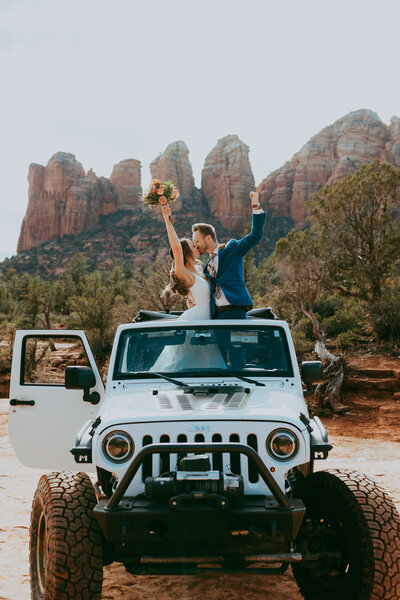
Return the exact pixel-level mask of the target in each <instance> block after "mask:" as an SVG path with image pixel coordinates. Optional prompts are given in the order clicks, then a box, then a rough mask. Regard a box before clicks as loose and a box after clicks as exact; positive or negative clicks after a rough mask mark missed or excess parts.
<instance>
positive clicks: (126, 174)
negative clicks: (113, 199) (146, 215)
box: [110, 158, 142, 210]
mask: <svg viewBox="0 0 400 600" xmlns="http://www.w3.org/2000/svg"><path fill="white" fill-rule="evenodd" d="M141 168H142V167H141V164H140V160H135V159H134V158H129V159H127V160H121V162H119V163H117V164H116V165H114V168H113V170H112V173H111V177H110V182H111V183H112V184H113V186H114V188H115V191H116V192H117V194H118V206H119V208H121V209H124V210H126V209H132V208H134V207H135V206H139V205H140V204H141V202H140V198H141V196H142V185H141V174H140V169H141Z"/></svg>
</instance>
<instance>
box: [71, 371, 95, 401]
mask: <svg viewBox="0 0 400 600" xmlns="http://www.w3.org/2000/svg"><path fill="white" fill-rule="evenodd" d="M95 385H96V377H95V376H94V373H93V371H92V369H91V368H90V367H65V387H66V388H67V390H83V400H84V401H85V402H90V403H91V404H98V403H99V402H100V394H99V393H98V392H92V393H90V388H92V387H94V386H95Z"/></svg>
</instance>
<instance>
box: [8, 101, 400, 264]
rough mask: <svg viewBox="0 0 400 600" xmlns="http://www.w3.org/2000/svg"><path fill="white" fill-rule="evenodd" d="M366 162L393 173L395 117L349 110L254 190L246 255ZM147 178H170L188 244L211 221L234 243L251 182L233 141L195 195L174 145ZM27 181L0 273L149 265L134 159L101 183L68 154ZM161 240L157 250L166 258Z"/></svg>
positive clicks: (214, 157) (154, 224)
mask: <svg viewBox="0 0 400 600" xmlns="http://www.w3.org/2000/svg"><path fill="white" fill-rule="evenodd" d="M375 158H380V159H381V160H386V161H388V162H390V163H391V164H393V165H395V166H400V119H399V118H397V117H393V118H392V119H391V122H390V125H386V124H385V123H383V122H382V121H381V120H380V119H379V117H378V115H376V114H375V113H374V112H372V111H370V110H365V109H363V110H358V111H355V112H352V113H350V114H348V115H346V116H344V117H342V118H341V119H338V120H337V121H336V122H335V123H334V124H333V125H329V126H328V127H325V129H323V130H322V131H320V132H319V133H318V134H317V135H315V136H314V137H312V138H311V139H310V140H309V141H308V142H307V143H306V144H305V145H304V146H303V148H301V150H300V151H299V152H297V153H296V154H295V155H294V156H293V157H292V158H291V159H290V160H289V161H288V162H286V163H285V164H284V165H283V166H282V167H281V168H280V169H278V170H276V171H274V172H273V173H271V174H270V175H268V177H266V178H265V179H264V180H263V181H262V182H261V183H260V184H259V186H258V188H257V190H258V191H259V192H260V201H261V204H262V206H263V207H264V209H266V210H267V213H268V214H267V226H266V233H265V236H264V240H263V243H262V244H261V246H259V247H258V248H257V249H256V255H257V254H258V256H259V257H261V256H262V254H263V255H265V254H267V253H269V252H271V251H272V250H273V248H274V245H275V242H276V241H277V240H278V239H279V238H280V237H282V236H284V235H286V233H287V232H288V231H289V229H290V228H291V227H293V226H296V227H297V228H300V227H303V226H304V224H305V201H306V200H307V199H308V198H309V197H310V196H311V195H312V194H313V193H314V192H315V191H316V190H318V189H319V188H320V187H322V186H323V185H325V184H326V183H332V182H334V181H336V180H337V179H339V178H341V177H343V176H344V175H347V174H349V173H353V172H354V171H355V170H356V169H358V167H359V166H360V165H361V164H362V163H364V162H368V161H371V160H373V159H375ZM150 171H151V175H152V177H156V178H158V179H171V180H172V181H173V183H174V184H175V185H176V186H177V187H178V188H179V190H180V192H181V198H180V200H179V201H177V202H176V203H174V205H173V212H174V213H176V214H177V219H178V221H179V223H177V225H178V230H179V233H180V234H181V235H190V225H191V223H193V222H194V221H211V222H212V223H214V224H215V225H216V226H217V231H218V232H219V238H220V240H221V241H225V240H226V239H229V237H231V236H236V235H240V234H241V232H242V230H243V226H244V225H245V223H247V222H249V220H250V218H251V217H250V207H249V192H250V190H251V189H254V185H255V183H254V176H253V173H252V170H251V166H250V162H249V147H248V146H247V145H246V144H245V143H244V142H242V141H241V140H240V139H239V137H238V136H237V135H227V136H226V137H224V138H222V139H220V140H218V142H217V144H216V145H215V147H214V148H213V149H212V150H211V151H210V152H209V154H208V155H207V157H206V159H205V163H204V167H203V170H202V180H201V188H197V187H196V186H195V181H194V177H193V170H192V166H191V164H190V160H189V150H188V148H187V146H186V144H185V143H184V142H183V141H176V142H173V143H172V144H169V145H168V146H167V148H166V149H165V150H164V152H162V153H161V154H160V155H159V156H158V157H157V158H155V159H154V160H153V162H152V163H151V165H150ZM28 181H29V197H28V208H27V211H26V215H25V218H24V220H23V223H22V228H21V233H20V238H19V242H18V256H17V257H15V258H13V259H11V262H10V261H5V262H4V263H3V264H2V265H0V273H1V272H4V270H5V268H6V267H7V266H19V267H21V268H22V269H26V270H29V271H31V272H40V273H43V274H47V275H48V274H51V273H52V272H55V271H57V272H59V271H60V270H62V268H63V266H62V265H63V263H64V262H65V260H67V258H68V257H70V256H72V255H73V253H74V252H77V251H81V252H83V253H85V254H87V255H88V256H90V263H91V265H92V266H97V267H98V268H107V265H109V264H110V262H112V260H116V259H117V258H118V257H121V258H123V259H124V260H132V261H134V262H139V263H140V262H149V261H152V260H155V259H156V258H157V256H158V246H159V244H158V243H157V240H158V239H160V235H161V232H160V219H161V215H160V211H157V210H150V209H148V208H147V207H146V206H144V205H143V204H142V202H141V200H140V198H141V194H142V183H141V165H140V161H139V160H137V159H127V160H123V161H121V162H119V163H118V164H116V165H115V166H114V168H113V170H112V174H111V176H110V178H109V179H107V178H105V177H97V175H96V174H95V173H94V172H93V171H92V170H89V171H88V172H87V173H86V172H85V170H84V168H83V166H82V165H81V164H80V163H79V162H78V161H77V160H76V158H75V156H74V155H73V154H67V153H64V152H58V153H56V154H55V155H54V156H52V157H51V159H50V160H49V162H48V164H47V165H46V166H42V165H38V164H32V165H30V167H29V173H28ZM162 235H164V232H163V233H162ZM162 239H163V240H164V241H163V242H162V243H161V248H160V251H166V243H164V242H165V239H164V238H162ZM61 247H62V249H63V250H62V252H59V249H60V248H61ZM53 259H54V260H53Z"/></svg>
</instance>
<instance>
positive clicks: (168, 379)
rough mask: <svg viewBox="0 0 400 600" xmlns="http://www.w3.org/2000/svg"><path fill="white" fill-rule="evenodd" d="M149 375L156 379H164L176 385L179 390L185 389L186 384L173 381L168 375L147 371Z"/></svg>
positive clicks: (176, 380)
mask: <svg viewBox="0 0 400 600" xmlns="http://www.w3.org/2000/svg"><path fill="white" fill-rule="evenodd" d="M149 374H150V375H155V376H156V377H160V378H161V379H165V380H166V381H169V382H170V383H173V384H174V385H177V386H178V387H180V388H187V387H188V386H187V384H186V383H183V381H179V380H178V379H173V378H172V377H168V375H163V374H162V373H156V372H155V371H149Z"/></svg>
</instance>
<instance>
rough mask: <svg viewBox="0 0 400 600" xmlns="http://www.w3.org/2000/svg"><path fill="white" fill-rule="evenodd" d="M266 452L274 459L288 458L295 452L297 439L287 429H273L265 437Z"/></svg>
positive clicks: (297, 444)
mask: <svg viewBox="0 0 400 600" xmlns="http://www.w3.org/2000/svg"><path fill="white" fill-rule="evenodd" d="M266 445H267V450H268V453H269V454H270V455H271V456H272V458H275V459H276V460H290V459H291V458H293V457H294V456H295V455H296V454H297V450H298V447H299V440H298V439H297V437H296V436H295V434H294V433H292V432H291V431H289V430H288V429H275V431H273V432H272V433H270V434H269V436H268V438H267V443H266Z"/></svg>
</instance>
